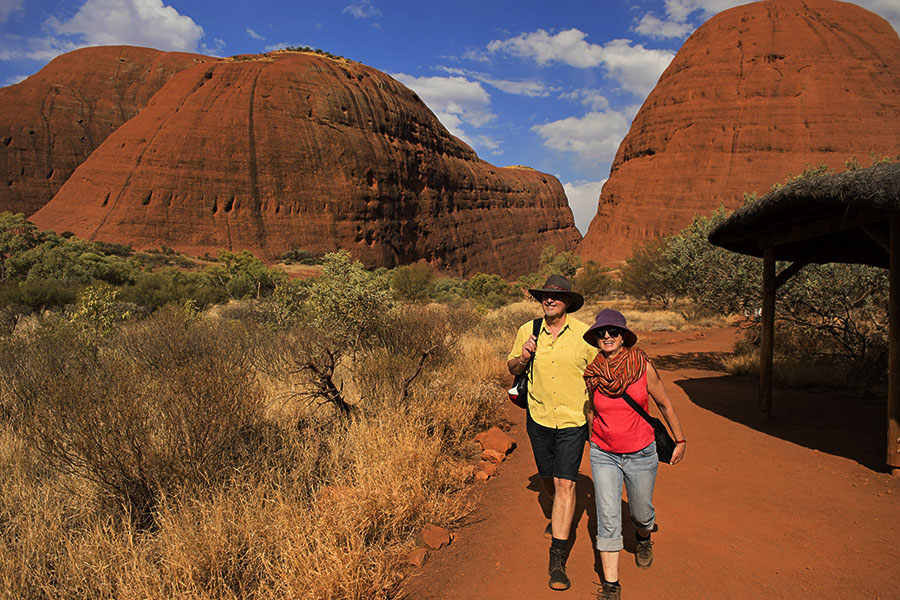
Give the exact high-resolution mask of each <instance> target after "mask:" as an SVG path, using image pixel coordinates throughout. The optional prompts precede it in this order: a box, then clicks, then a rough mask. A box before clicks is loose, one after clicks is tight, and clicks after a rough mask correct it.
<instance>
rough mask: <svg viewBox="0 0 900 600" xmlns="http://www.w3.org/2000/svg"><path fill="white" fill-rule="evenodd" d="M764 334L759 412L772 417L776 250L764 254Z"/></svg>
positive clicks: (760, 346)
mask: <svg viewBox="0 0 900 600" xmlns="http://www.w3.org/2000/svg"><path fill="white" fill-rule="evenodd" d="M762 288H763V289H762V334H761V336H760V340H759V410H760V413H761V416H762V419H763V420H764V421H766V420H768V419H769V418H770V417H771V416H772V371H773V365H772V363H773V360H774V357H775V248H766V249H765V251H764V253H763V286H762Z"/></svg>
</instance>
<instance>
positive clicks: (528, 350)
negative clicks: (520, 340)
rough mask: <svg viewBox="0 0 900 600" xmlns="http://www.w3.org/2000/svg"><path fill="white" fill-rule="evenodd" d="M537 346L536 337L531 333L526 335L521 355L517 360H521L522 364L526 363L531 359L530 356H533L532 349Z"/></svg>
mask: <svg viewBox="0 0 900 600" xmlns="http://www.w3.org/2000/svg"><path fill="white" fill-rule="evenodd" d="M536 348H537V338H536V337H534V336H533V335H530V336H528V339H527V340H525V343H524V344H522V356H520V357H519V360H521V361H522V364H525V363H527V362H528V361H529V360H531V357H532V356H534V351H535V349H536Z"/></svg>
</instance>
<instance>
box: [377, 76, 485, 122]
mask: <svg viewBox="0 0 900 600" xmlns="http://www.w3.org/2000/svg"><path fill="white" fill-rule="evenodd" d="M391 77H393V78H394V79H396V80H397V81H399V82H401V83H402V84H403V85H405V86H407V87H409V88H410V89H412V90H413V91H414V92H416V94H418V95H419V97H420V98H421V99H422V101H423V102H425V104H426V105H428V108H430V109H431V110H432V111H433V112H434V114H435V115H437V117H438V119H440V121H441V123H443V124H444V126H445V127H446V128H447V129H449V130H450V131H451V133H453V135H458V133H457V131H454V130H459V129H460V128H461V127H462V125H463V123H467V124H469V125H473V126H475V127H482V126H483V125H485V124H487V123H488V122H490V121H491V120H493V119H494V118H495V117H496V115H494V114H493V113H491V111H490V103H491V97H490V95H489V94H488V93H487V92H486V91H485V89H484V88H483V87H482V86H481V84H480V83H478V82H477V81H469V80H468V79H466V78H465V77H413V76H412V75H407V74H405V73H395V74H392V75H391ZM460 137H462V136H460Z"/></svg>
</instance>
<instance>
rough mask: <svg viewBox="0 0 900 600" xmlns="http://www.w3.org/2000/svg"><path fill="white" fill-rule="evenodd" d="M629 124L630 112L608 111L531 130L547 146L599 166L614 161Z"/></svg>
mask: <svg viewBox="0 0 900 600" xmlns="http://www.w3.org/2000/svg"><path fill="white" fill-rule="evenodd" d="M630 123H631V117H630V115H629V114H628V113H626V112H620V111H615V110H607V111H600V112H591V113H588V114H586V115H585V116H583V117H581V118H578V117H569V118H567V119H561V120H559V121H552V122H550V123H544V124H543V125H535V126H534V127H532V128H531V129H532V131H535V132H537V134H538V135H540V136H541V137H542V138H543V144H544V146H546V147H548V148H551V149H553V150H558V151H559V152H573V153H575V154H577V155H578V157H579V159H581V160H582V161H583V162H584V163H585V164H592V165H597V164H599V163H603V162H609V163H611V162H612V160H613V158H614V157H615V155H616V150H617V149H618V148H619V144H620V143H621V141H622V138H624V137H625V134H626V133H628V127H629V126H630Z"/></svg>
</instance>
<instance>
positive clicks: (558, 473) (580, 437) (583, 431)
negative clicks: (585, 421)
mask: <svg viewBox="0 0 900 600" xmlns="http://www.w3.org/2000/svg"><path fill="white" fill-rule="evenodd" d="M586 438H587V425H584V426H582V427H569V428H565V429H557V430H556V432H555V439H554V449H553V485H554V487H555V488H556V495H555V496H554V498H553V511H552V513H551V519H550V520H551V525H552V530H553V537H552V539H551V542H550V569H549V573H550V587H551V588H552V589H554V590H565V589H568V588H569V586H570V585H571V582H570V581H569V577H568V576H567V575H566V559H567V558H568V553H569V544H570V538H571V535H572V521H573V520H574V517H575V481H576V480H577V479H578V468H579V466H581V456H582V455H583V454H584V443H585V440H586Z"/></svg>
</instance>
